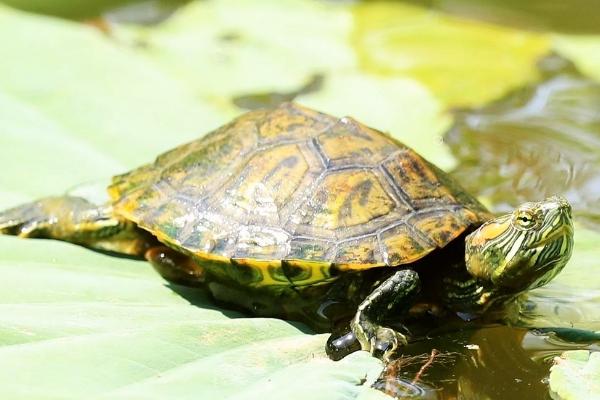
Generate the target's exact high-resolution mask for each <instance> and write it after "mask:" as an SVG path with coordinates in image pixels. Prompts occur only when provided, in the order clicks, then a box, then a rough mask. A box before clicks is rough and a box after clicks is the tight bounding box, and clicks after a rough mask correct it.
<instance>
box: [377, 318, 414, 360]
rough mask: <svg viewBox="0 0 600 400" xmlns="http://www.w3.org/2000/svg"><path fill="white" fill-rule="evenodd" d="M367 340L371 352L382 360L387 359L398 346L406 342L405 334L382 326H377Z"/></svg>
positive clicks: (395, 351) (398, 348)
mask: <svg viewBox="0 0 600 400" xmlns="http://www.w3.org/2000/svg"><path fill="white" fill-rule="evenodd" d="M369 342H370V349H369V350H370V352H371V354H373V356H375V357H377V358H380V359H382V360H384V361H389V360H390V358H391V357H392V356H393V355H394V354H396V353H397V352H398V350H400V348H402V347H403V346H406V345H407V343H408V341H407V339H406V336H404V335H403V334H401V333H400V332H396V331H395V330H393V329H391V328H386V327H383V326H380V327H378V328H377V330H376V331H375V335H374V336H373V337H371V338H370V340H369Z"/></svg>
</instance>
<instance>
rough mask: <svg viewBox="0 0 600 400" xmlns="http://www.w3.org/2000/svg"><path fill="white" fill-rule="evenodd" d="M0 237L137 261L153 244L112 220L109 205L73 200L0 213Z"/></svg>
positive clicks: (125, 223)
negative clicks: (74, 246) (55, 243)
mask: <svg viewBox="0 0 600 400" xmlns="http://www.w3.org/2000/svg"><path fill="white" fill-rule="evenodd" d="M0 233H1V234H5V235H15V236H19V237H23V238H48V239H57V240H63V241H65V242H71V243H76V244H79V245H83V246H87V247H90V248H93V249H96V250H101V251H110V252H115V253H120V254H125V255H130V256H137V257H141V256H143V255H144V253H145V251H146V250H147V249H148V248H149V247H150V246H152V245H154V243H156V240H155V239H154V238H153V237H152V236H151V235H150V234H148V233H147V232H144V231H142V230H141V229H139V228H137V226H136V225H135V224H134V223H132V222H130V221H124V220H120V219H118V218H115V217H114V216H113V214H112V208H111V207H110V206H109V205H102V206H98V205H96V204H93V203H91V202H89V201H88V200H86V199H84V198H81V197H75V196H57V197H47V198H43V199H40V200H37V201H34V202H31V203H27V204H22V205H20V206H17V207H14V208H11V209H9V210H6V211H2V212H0Z"/></svg>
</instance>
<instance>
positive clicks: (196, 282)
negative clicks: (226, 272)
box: [144, 245, 205, 287]
mask: <svg viewBox="0 0 600 400" xmlns="http://www.w3.org/2000/svg"><path fill="white" fill-rule="evenodd" d="M144 257H145V258H146V260H148V262H150V264H152V266H153V267H154V269H155V270H156V271H157V272H158V273H159V274H160V275H161V276H162V277H163V278H164V279H166V280H167V281H169V282H173V283H176V284H178V285H184V286H193V287H195V286H201V285H202V284H203V283H204V280H205V271H204V268H202V267H200V265H198V264H197V263H196V262H195V261H194V260H193V259H192V258H191V257H190V256H188V255H185V254H182V253H180V252H177V251H175V250H173V249H171V248H169V247H167V246H160V245H158V246H155V247H152V248H150V249H148V250H147V251H146V252H145V254H144Z"/></svg>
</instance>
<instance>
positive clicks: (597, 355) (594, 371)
mask: <svg viewBox="0 0 600 400" xmlns="http://www.w3.org/2000/svg"><path fill="white" fill-rule="evenodd" d="M550 390H551V396H552V398H553V399H555V400H591V399H597V398H600V396H599V393H600V352H598V351H596V352H589V351H587V350H578V351H567V352H565V353H563V354H562V356H560V357H556V359H555V360H554V365H553V366H552V372H551V373H550Z"/></svg>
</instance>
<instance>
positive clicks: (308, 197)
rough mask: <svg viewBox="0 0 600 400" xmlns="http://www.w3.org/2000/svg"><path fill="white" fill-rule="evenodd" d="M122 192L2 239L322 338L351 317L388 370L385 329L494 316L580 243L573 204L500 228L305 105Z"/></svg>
mask: <svg viewBox="0 0 600 400" xmlns="http://www.w3.org/2000/svg"><path fill="white" fill-rule="evenodd" d="M108 193H109V195H110V198H111V201H110V202H109V204H105V205H102V206H97V205H94V204H92V203H90V202H88V201H87V200H84V199H83V198H79V197H72V196H63V197H51V198H45V199H41V200H39V201H36V202H33V203H30V204H26V205H22V206H20V207H16V208H13V209H11V210H8V211H5V212H4V213H1V214H0V232H2V233H6V234H14V235H18V236H22V237H46V238H54V239H60V240H65V241H69V242H73V243H78V244H82V245H85V246H88V247H91V248H94V249H98V250H104V251H111V252H117V253H123V254H128V255H135V256H145V257H146V258H147V259H148V260H150V261H151V262H152V264H153V265H154V266H155V268H156V269H157V270H158V271H159V272H160V273H161V275H162V276H163V277H165V278H166V279H167V280H170V281H173V282H176V283H180V284H186V285H194V286H199V285H202V286H205V287H207V288H208V290H209V291H210V292H211V293H212V295H213V296H214V297H215V298H216V299H218V300H220V301H223V302H227V303H229V304H234V305H236V306H240V307H242V308H244V309H246V310H248V311H250V312H251V313H253V314H255V315H260V316H276V317H283V318H289V319H296V320H302V321H304V322H306V323H308V324H309V325H311V326H313V327H314V328H315V329H319V330H326V329H329V328H330V324H331V323H332V321H334V322H335V321H337V320H339V319H343V318H347V320H348V321H350V328H351V330H352V332H353V333H354V335H355V337H356V338H357V339H358V341H359V343H360V346H361V347H362V349H364V350H367V351H370V352H371V353H373V354H375V355H377V356H380V357H388V356H389V355H390V354H392V353H393V352H394V351H396V350H397V349H398V348H399V346H401V345H403V344H405V343H406V337H405V335H404V334H403V333H401V332H400V330H401V329H391V328H390V327H389V324H388V323H387V321H389V320H396V322H398V321H402V318H403V315H405V313H406V312H407V310H408V309H409V308H410V307H411V305H413V304H415V303H416V302H419V301H421V300H426V301H427V302H435V304H437V305H439V306H440V307H443V308H444V309H446V310H451V311H454V312H464V313H470V314H480V313H483V312H485V311H486V310H489V309H490V307H492V306H501V305H504V304H506V302H508V301H510V300H513V299H514V298H515V297H516V296H517V295H519V294H521V293H523V292H524V291H527V290H529V289H532V288H535V287H538V286H541V285H543V284H545V283H546V282H548V281H549V280H550V279H552V278H553V277H554V276H555V275H556V274H557V273H558V272H559V271H560V270H561V269H562V268H563V267H564V266H565V264H566V263H567V261H568V259H569V257H570V255H571V250H572V245H573V225H572V222H571V208H570V206H569V204H568V203H567V202H566V200H564V199H563V198H560V197H553V198H549V199H546V200H545V201H541V202H534V203H525V204H523V205H521V206H520V207H519V208H517V209H516V210H515V211H514V212H512V213H510V214H507V215H503V216H500V217H497V218H493V216H492V215H491V214H490V213H489V212H488V211H487V210H486V209H485V208H484V207H483V206H482V205H481V204H480V203H479V202H478V201H477V200H476V199H475V198H473V197H472V196H471V195H469V194H468V193H466V192H465V191H464V190H463V189H462V188H461V187H460V185H459V184H458V183H456V182H455V181H454V180H453V179H452V178H451V177H449V176H448V175H447V174H445V173H444V172H443V171H441V170H440V169H438V168H437V167H436V166H434V165H432V164H431V163H429V162H427V161H426V160H424V159H423V158H422V157H421V156H419V155H418V154H417V153H415V152H414V151H413V150H411V149H410V148H408V147H406V146H405V145H403V144H402V143H399V142H398V141H396V140H394V139H392V138H390V137H389V136H387V135H385V134H383V133H381V132H378V131H376V130H373V129H370V128H368V127H366V126H364V125H361V124H360V123H358V122H356V121H354V120H353V119H351V118H342V119H337V118H334V117H331V116H329V115H326V114H321V113H318V112H316V111H312V110H310V109H307V108H304V107H301V106H298V105H295V104H291V103H286V104H283V105H281V106H279V107H278V108H275V109H271V110H259V111H252V112H249V113H247V114H245V115H242V116H241V117H239V118H237V119H235V120H234V121H233V122H231V123H229V124H227V125H225V126H223V127H221V128H219V129H217V130H215V131H213V132H212V133H210V134H208V135H206V136H204V137H202V138H200V139H198V140H196V141H194V142H191V143H188V144H185V145H183V146H180V147H177V148H175V149H173V150H171V151H169V152H167V153H164V154H162V155H160V156H159V157H158V158H157V159H156V160H155V161H154V163H151V164H147V165H144V166H142V167H140V168H138V169H135V170H133V171H131V172H128V173H126V174H124V175H120V176H116V177H115V178H113V181H112V184H111V185H110V186H109V188H108ZM494 308H495V307H494ZM394 326H395V327H398V326H399V325H398V324H395V325H394ZM339 345H340V346H341V347H342V348H341V349H340V351H342V352H343V350H344V349H343V346H345V344H344V343H341V342H340V344H339Z"/></svg>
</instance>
